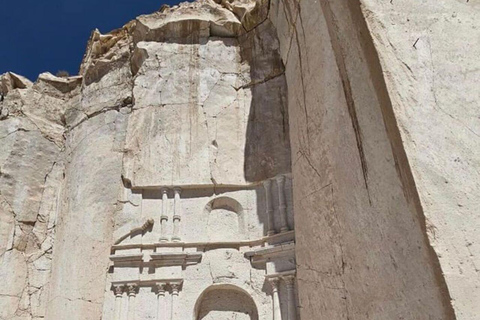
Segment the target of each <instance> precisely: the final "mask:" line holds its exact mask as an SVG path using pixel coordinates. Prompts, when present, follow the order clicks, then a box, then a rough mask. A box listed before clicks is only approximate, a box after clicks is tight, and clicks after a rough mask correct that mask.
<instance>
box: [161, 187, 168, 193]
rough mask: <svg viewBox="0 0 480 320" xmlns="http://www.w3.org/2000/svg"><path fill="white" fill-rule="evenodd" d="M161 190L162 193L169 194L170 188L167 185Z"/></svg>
mask: <svg viewBox="0 0 480 320" xmlns="http://www.w3.org/2000/svg"><path fill="white" fill-rule="evenodd" d="M160 192H161V193H162V195H164V194H168V188H167V187H162V188H160Z"/></svg>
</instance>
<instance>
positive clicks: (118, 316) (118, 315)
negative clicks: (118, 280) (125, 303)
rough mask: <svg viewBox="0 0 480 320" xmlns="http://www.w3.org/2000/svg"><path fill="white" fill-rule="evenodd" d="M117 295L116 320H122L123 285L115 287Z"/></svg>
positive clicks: (114, 290)
mask: <svg viewBox="0 0 480 320" xmlns="http://www.w3.org/2000/svg"><path fill="white" fill-rule="evenodd" d="M113 292H114V293H115V315H114V318H113V319H114V320H121V317H122V299H123V285H119V284H116V285H114V286H113Z"/></svg>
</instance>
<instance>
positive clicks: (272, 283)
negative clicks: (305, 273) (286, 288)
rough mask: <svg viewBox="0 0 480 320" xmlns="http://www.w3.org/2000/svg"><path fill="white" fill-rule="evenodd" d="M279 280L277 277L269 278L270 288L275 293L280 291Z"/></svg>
mask: <svg viewBox="0 0 480 320" xmlns="http://www.w3.org/2000/svg"><path fill="white" fill-rule="evenodd" d="M279 280H280V279H279V278H277V277H274V278H269V279H268V282H269V283H270V286H271V287H272V291H273V292H277V291H278V282H279Z"/></svg>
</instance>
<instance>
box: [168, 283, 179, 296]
mask: <svg viewBox="0 0 480 320" xmlns="http://www.w3.org/2000/svg"><path fill="white" fill-rule="evenodd" d="M170 287H172V295H174V296H178V291H179V290H180V284H179V283H171V284H170Z"/></svg>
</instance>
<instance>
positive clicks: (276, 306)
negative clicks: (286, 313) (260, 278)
mask: <svg viewBox="0 0 480 320" xmlns="http://www.w3.org/2000/svg"><path fill="white" fill-rule="evenodd" d="M268 281H269V282H270V285H271V286H272V302H273V320H282V311H281V309H280V296H279V293H278V285H279V279H278V278H271V279H268Z"/></svg>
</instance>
